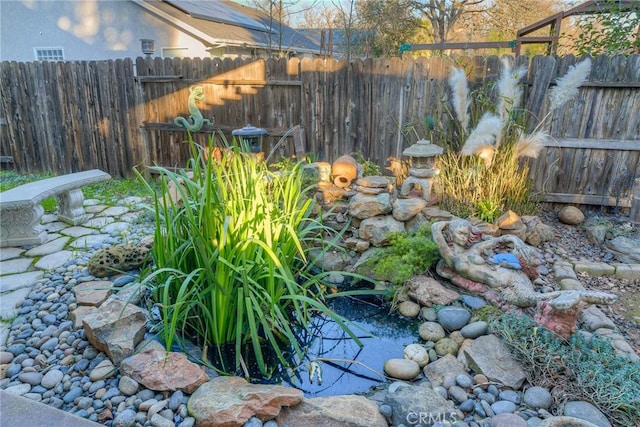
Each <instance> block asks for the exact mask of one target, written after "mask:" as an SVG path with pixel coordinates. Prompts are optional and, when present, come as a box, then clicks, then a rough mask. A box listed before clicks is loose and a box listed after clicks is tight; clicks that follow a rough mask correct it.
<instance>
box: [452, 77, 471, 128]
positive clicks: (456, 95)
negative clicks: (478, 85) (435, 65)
mask: <svg viewBox="0 0 640 427" xmlns="http://www.w3.org/2000/svg"><path fill="white" fill-rule="evenodd" d="M449 86H450V87H451V90H452V91H453V109H454V111H455V113H456V116H457V118H458V121H459V122H460V125H461V126H462V129H463V130H464V131H465V133H466V132H467V131H468V130H469V122H470V121H471V115H470V114H469V106H470V104H471V100H470V99H469V84H468V82H467V75H466V74H465V73H464V70H463V69H461V68H456V67H453V68H451V75H450V76H449Z"/></svg>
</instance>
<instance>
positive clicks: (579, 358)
mask: <svg viewBox="0 0 640 427" xmlns="http://www.w3.org/2000/svg"><path fill="white" fill-rule="evenodd" d="M491 324H492V329H493V330H494V332H495V333H497V334H498V336H500V337H501V338H502V339H503V340H504V342H505V344H506V345H507V346H508V347H509V348H510V349H511V350H512V352H513V354H514V355H515V356H516V357H517V358H518V359H519V360H520V361H521V362H522V366H523V367H524V368H525V369H526V370H527V372H528V376H529V378H528V379H529V382H530V383H531V384H535V385H539V386H542V387H547V388H549V389H555V391H556V392H557V393H554V394H555V395H556V396H564V397H565V398H566V399H569V398H571V397H575V398H580V399H584V400H587V401H590V402H591V403H593V404H594V405H595V406H597V407H598V408H599V409H600V410H601V411H602V412H603V413H605V414H606V415H607V417H609V419H611V420H612V421H615V422H616V423H617V424H618V425H624V426H632V425H640V387H639V386H638V385H639V384H640V362H635V363H632V362H630V361H629V360H628V359H626V358H624V357H621V356H618V355H616V353H615V351H614V349H613V347H611V344H609V342H608V341H607V340H606V339H604V338H600V337H598V336H592V337H590V338H587V337H585V336H584V335H582V334H574V335H572V336H571V337H570V338H569V340H568V342H567V341H565V340H562V339H560V338H558V337H557V336H556V335H555V334H553V333H552V332H551V331H549V330H547V329H545V328H541V327H537V326H536V324H535V322H534V321H533V320H532V319H531V318H529V317H527V316H525V315H521V314H517V313H508V314H505V315H503V316H498V317H495V318H494V320H493V321H492V323H491ZM556 403H562V402H556Z"/></svg>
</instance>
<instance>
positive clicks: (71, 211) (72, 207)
mask: <svg viewBox="0 0 640 427" xmlns="http://www.w3.org/2000/svg"><path fill="white" fill-rule="evenodd" d="M56 201H57V202H58V219H59V220H60V221H63V222H66V223H67V224H72V225H78V224H82V223H83V222H85V221H86V220H87V219H88V218H89V215H87V214H86V212H85V211H84V207H83V206H82V203H83V202H84V195H83V194H82V190H80V189H77V190H70V191H65V192H64V193H60V194H58V195H57V196H56Z"/></svg>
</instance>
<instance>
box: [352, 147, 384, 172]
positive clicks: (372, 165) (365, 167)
mask: <svg viewBox="0 0 640 427" xmlns="http://www.w3.org/2000/svg"><path fill="white" fill-rule="evenodd" d="M353 157H354V158H355V159H356V161H357V162H358V163H360V164H361V165H362V175H363V176H377V175H380V165H378V164H377V163H376V162H374V161H371V160H369V159H367V158H366V157H364V154H362V153H360V152H356V153H353Z"/></svg>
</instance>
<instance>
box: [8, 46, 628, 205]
mask: <svg viewBox="0 0 640 427" xmlns="http://www.w3.org/2000/svg"><path fill="white" fill-rule="evenodd" d="M576 62H577V59H576V58H573V57H563V58H555V57H542V56H540V57H535V58H533V59H531V60H529V59H527V58H526V57H518V58H516V59H515V64H516V65H517V66H519V65H524V66H527V67H528V75H527V77H526V82H525V84H524V89H525V90H524V105H525V107H526V110H527V111H528V113H529V115H530V118H531V120H530V123H531V126H532V127H533V126H535V125H536V124H539V125H540V126H542V127H543V128H544V129H546V130H547V131H548V132H549V133H550V134H551V135H552V136H553V137H554V139H555V140H554V142H553V143H552V144H550V145H549V146H548V147H546V150H545V151H544V152H543V154H542V155H541V156H540V157H539V158H538V159H537V160H535V161H533V162H531V177H532V178H533V180H534V184H535V190H538V191H542V192H544V193H545V194H546V199H547V200H551V201H559V202H573V203H584V204H602V205H613V204H616V205H622V206H624V205H625V204H628V203H629V202H630V201H629V195H630V188H631V184H632V183H633V178H634V177H638V176H640V112H639V111H640V55H634V56H630V57H621V56H619V57H614V58H606V57H598V58H594V62H593V67H592V72H591V76H590V78H589V81H587V82H586V83H585V84H584V85H583V86H582V87H581V88H580V91H579V93H578V96H577V97H576V99H575V100H574V101H571V102H569V103H568V104H567V106H566V107H565V108H563V109H562V110H561V111H555V112H552V114H550V115H548V108H549V107H548V90H549V88H550V86H551V85H552V84H553V83H554V81H555V79H556V78H557V77H559V76H562V75H564V73H565V72H566V71H567V69H568V67H569V66H571V65H572V64H574V63H576ZM453 65H456V66H463V67H464V68H465V69H466V71H467V73H468V75H469V76H470V81H471V82H472V88H473V89H478V88H481V87H484V88H485V90H487V91H489V92H490V93H493V95H492V96H493V97H495V93H494V92H495V91H492V87H493V84H494V82H495V81H496V80H497V78H498V77H499V74H500V70H501V67H502V65H501V61H500V58H497V57H495V56H491V57H474V58H464V59H461V60H460V59H459V60H453V59H450V58H419V59H411V58H404V59H400V58H393V59H390V60H373V59H367V60H355V61H352V62H346V61H335V60H332V59H315V60H312V59H303V60H301V61H300V60H298V59H291V60H284V59H283V60H267V61H264V60H245V61H243V60H230V59H224V60H220V59H209V58H206V59H200V58H193V59H161V58H155V59H147V58H138V59H137V60H135V63H134V61H133V60H130V59H124V60H116V61H98V62H93V61H92V62H33V63H15V62H2V63H1V64H0V98H1V105H2V110H1V111H0V118H4V119H5V124H4V125H1V128H0V129H1V130H2V132H1V133H0V148H1V150H2V151H1V152H0V156H13V159H14V167H15V169H16V170H18V171H20V172H31V171H51V172H53V173H67V172H72V171H77V170H84V169H90V168H100V169H103V170H105V171H108V172H109V173H111V174H112V175H114V176H130V175H131V171H132V168H133V167H134V166H136V165H139V166H145V165H153V164H159V165H163V166H183V165H184V164H185V162H186V159H187V157H188V155H189V151H188V145H187V144H185V143H184V141H185V140H186V139H187V138H188V135H187V133H186V131H185V130H184V128H181V127H179V126H177V125H175V124H174V122H173V119H174V118H175V117H177V116H184V117H188V116H189V112H188V110H187V98H188V89H189V87H190V86H191V85H198V86H202V87H203V89H204V93H205V99H204V100H203V101H202V102H200V103H199V104H198V107H199V108H200V110H201V111H202V113H203V114H204V116H205V117H207V118H210V119H213V122H214V124H213V126H206V127H204V128H203V130H202V131H201V132H199V133H197V134H196V135H194V136H195V139H196V140H197V141H198V142H204V141H206V139H207V138H209V137H211V135H214V134H216V132H217V131H218V130H222V131H223V133H224V134H225V135H227V137H229V134H230V132H231V130H232V129H236V128H241V127H243V126H245V125H247V124H251V125H253V126H257V127H262V128H265V129H267V130H268V135H267V137H266V138H264V140H263V148H264V149H265V151H267V152H268V151H269V150H270V149H271V147H273V146H274V145H275V143H276V142H277V141H278V140H279V139H280V137H282V135H284V134H285V133H286V132H287V130H288V129H290V128H292V127H294V126H300V128H301V129H303V134H302V135H298V136H303V138H302V140H303V141H304V151H305V152H308V153H313V154H314V156H315V157H316V158H317V159H319V160H326V161H332V160H334V159H335V158H337V157H338V156H340V155H342V154H344V153H353V152H357V153H361V154H362V156H363V157H364V158H366V159H369V160H372V161H374V162H376V163H378V164H379V165H381V166H384V165H385V164H386V161H387V159H388V158H389V157H396V158H399V157H401V153H402V151H403V149H404V148H406V147H408V146H409V145H411V144H412V143H414V142H415V141H416V140H417V139H418V138H422V137H425V138H428V139H432V141H433V142H435V143H438V144H441V145H447V144H452V143H455V141H452V139H451V138H453V136H452V134H446V135H445V134H443V133H438V132H434V131H433V130H431V129H430V128H429V123H430V122H431V124H433V123H435V124H436V125H437V127H439V128H442V129H445V130H447V129H451V123H450V118H449V115H448V114H447V111H449V110H450V109H451V108H450V100H449V89H448V83H447V79H448V76H449V72H450V69H451V67H452V66H453ZM478 93H479V92H478ZM546 115H548V117H547V118H546V119H545V120H543V121H542V122H541V123H540V119H541V118H543V117H545V116H546ZM281 148H282V152H281V153H282V154H285V155H291V154H293V153H294V146H293V139H292V138H287V139H286V142H285V144H283V145H282V146H281ZM281 153H280V152H278V154H281Z"/></svg>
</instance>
